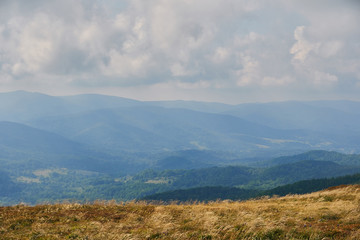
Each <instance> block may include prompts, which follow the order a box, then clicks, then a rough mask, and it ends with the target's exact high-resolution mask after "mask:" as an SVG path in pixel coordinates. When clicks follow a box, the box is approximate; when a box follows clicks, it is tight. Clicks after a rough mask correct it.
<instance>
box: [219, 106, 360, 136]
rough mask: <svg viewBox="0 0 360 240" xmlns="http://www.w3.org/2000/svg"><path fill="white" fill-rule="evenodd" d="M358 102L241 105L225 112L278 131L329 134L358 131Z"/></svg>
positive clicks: (359, 123)
mask: <svg viewBox="0 0 360 240" xmlns="http://www.w3.org/2000/svg"><path fill="white" fill-rule="evenodd" d="M359 110H360V102H351V101H314V102H274V103H252V104H240V105H237V106H236V108H234V109H232V110H228V111H225V112H224V113H226V114H230V115H234V116H237V117H240V118H243V119H246V120H248V121H253V122H256V123H259V124H263V125H267V126H270V127H273V128H279V129H308V130H313V131H320V132H327V133H328V134H342V135H355V134H358V133H359V132H360V121H359V118H360V111H359Z"/></svg>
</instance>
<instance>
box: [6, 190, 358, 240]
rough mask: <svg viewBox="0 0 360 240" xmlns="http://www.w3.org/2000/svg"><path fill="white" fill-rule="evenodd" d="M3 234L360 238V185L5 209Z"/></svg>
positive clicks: (27, 236) (20, 236)
mask: <svg viewBox="0 0 360 240" xmlns="http://www.w3.org/2000/svg"><path fill="white" fill-rule="evenodd" d="M0 239H33V240H35V239H39V240H40V239H43V240H45V239H94V240H95V239H229V240H230V239H259V240H260V239H313V240H315V239H318V240H325V239H354V240H355V239H360V185H347V186H346V185H344V186H338V187H332V188H329V189H326V190H323V191H319V192H314V193H310V194H305V195H287V196H285V197H277V196H273V197H262V198H260V199H252V200H248V201H229V200H225V201H214V202H208V203H202V202H192V203H190V202H189V203H182V204H178V203H175V202H174V203H170V204H164V203H163V204H162V203H159V202H152V203H150V202H126V203H122V202H115V201H97V202H94V203H91V204H90V203H89V204H78V203H59V204H44V205H35V206H27V205H16V206H9V207H1V208H0Z"/></svg>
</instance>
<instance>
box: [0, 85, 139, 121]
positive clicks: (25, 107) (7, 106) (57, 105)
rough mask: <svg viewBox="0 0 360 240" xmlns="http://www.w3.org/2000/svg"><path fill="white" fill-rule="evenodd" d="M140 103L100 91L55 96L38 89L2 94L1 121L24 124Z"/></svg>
mask: <svg viewBox="0 0 360 240" xmlns="http://www.w3.org/2000/svg"><path fill="white" fill-rule="evenodd" d="M139 104H141V102H139V101H136V100H131V99H126V98H120V97H113V96H105V95H97V94H84V95H75V96H65V97H56V96H49V95H45V94H41V93H36V92H35V93H32V92H25V91H16V92H8V93H0V120H1V121H13V122H20V123H24V122H26V121H28V120H31V119H36V118H42V117H47V116H59V115H64V114H71V113H77V112H85V111H90V110H96V109H103V108H115V107H129V106H136V105H139Z"/></svg>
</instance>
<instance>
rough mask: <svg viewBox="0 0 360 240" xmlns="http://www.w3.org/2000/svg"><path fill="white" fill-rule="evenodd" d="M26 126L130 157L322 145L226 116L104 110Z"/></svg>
mask: <svg viewBox="0 0 360 240" xmlns="http://www.w3.org/2000/svg"><path fill="white" fill-rule="evenodd" d="M29 123H30V124H31V125H32V126H35V127H38V128H42V129H45V130H47V131H53V132H56V133H57V134H61V135H63V136H66V137H68V138H70V139H73V140H76V141H80V142H82V143H86V144H91V145H93V146H96V147H101V148H106V149H126V150H130V151H163V150H165V149H170V150H181V149H191V148H193V149H196V148H198V149H210V150H221V151H233V152H244V155H245V154H247V153H248V152H253V151H258V152H261V151H265V150H266V151H267V152H271V151H278V150H279V149H284V148H288V149H309V148H312V147H313V146H311V145H312V144H313V145H314V146H316V145H317V144H321V143H322V141H325V140H326V139H325V140H323V139H322V137H321V136H318V135H316V133H310V132H307V131H298V130H296V131H291V130H278V129H273V128H270V127H266V126H263V125H260V124H256V123H251V122H249V121H245V120H242V119H239V118H237V117H233V116H229V115H221V114H211V113H202V112H196V111H191V110H186V109H166V108H160V107H131V108H118V109H102V110H96V111H91V112H86V113H81V114H72V115H66V116H59V117H52V118H51V117H49V118H42V119H38V120H36V121H31V122H29ZM272 139H277V140H279V139H280V141H275V142H274V141H272Z"/></svg>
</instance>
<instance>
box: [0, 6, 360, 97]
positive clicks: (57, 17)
mask: <svg viewBox="0 0 360 240" xmlns="http://www.w3.org/2000/svg"><path fill="white" fill-rule="evenodd" d="M118 2H119V1H115V0H107V1H99V0H92V1H80V0H75V1H74V0H71V1H70V0H64V1H45V0H35V1H21V0H14V1H0V87H1V90H3V91H6V90H15V89H25V90H35V91H45V92H49V93H52V94H66V93H77V92H99V93H110V94H122V95H125V96H127V97H135V98H144V99H152V98H184V99H191V98H192V99H197V100H217V101H225V102H240V101H271V100H286V99H314V98H318V97H319V96H320V95H321V97H322V98H344V97H347V98H356V95H357V91H358V90H359V88H360V83H359V82H360V58H359V56H360V45H359V43H358V39H360V30H359V28H358V26H357V25H358V24H357V23H359V22H360V14H358V13H359V7H358V4H357V3H356V1H345V2H344V1H342V2H341V3H340V1H323V0H322V1H316V2H315V3H314V2H313V1H300V0H299V1H291V2H290V1H284V0H274V1H265V0H256V1H250V2H249V1H239V0H227V1H220V0H214V1H206V0H198V1H163V0H154V1H145V0H132V1H121V3H118ZM54 87H56V88H55V89H56V90H54ZM350 89H351V91H349V90H350ZM354 89H355V90H354ZM356 89H357V90H356ZM347 91H348V92H347ZM164 92H167V93H166V94H165V93H164ZM349 92H351V94H352V95H351V96H349V95H347V93H349ZM319 93H321V94H319Z"/></svg>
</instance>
